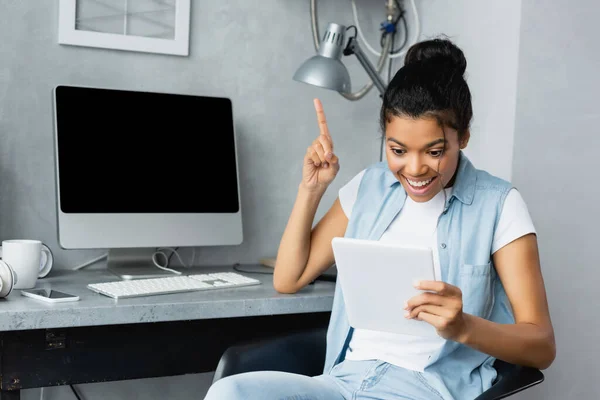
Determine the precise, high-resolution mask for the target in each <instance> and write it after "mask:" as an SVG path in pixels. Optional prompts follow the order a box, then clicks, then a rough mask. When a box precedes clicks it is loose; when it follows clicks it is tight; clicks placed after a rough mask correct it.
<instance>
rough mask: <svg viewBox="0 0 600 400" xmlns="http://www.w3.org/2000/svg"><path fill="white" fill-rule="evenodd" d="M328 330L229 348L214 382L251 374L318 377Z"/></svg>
mask: <svg viewBox="0 0 600 400" xmlns="http://www.w3.org/2000/svg"><path fill="white" fill-rule="evenodd" d="M326 336H327V328H318V329H313V330H307V331H301V332H294V333H290V334H285V335H283V336H277V337H274V338H268V339H262V340H258V341H250V342H245V343H241V344H237V345H234V346H231V347H229V348H228V349H227V350H226V351H225V352H224V353H223V355H222V356H221V359H220V360H219V364H218V365H217V368H216V370H215V375H214V376H213V382H216V381H217V380H219V379H221V378H224V377H226V376H229V375H235V374H239V373H242V372H250V371H267V370H268V371H283V372H292V373H296V374H302V375H307V376H315V375H320V374H321V373H322V372H323V366H324V364H325V345H326Z"/></svg>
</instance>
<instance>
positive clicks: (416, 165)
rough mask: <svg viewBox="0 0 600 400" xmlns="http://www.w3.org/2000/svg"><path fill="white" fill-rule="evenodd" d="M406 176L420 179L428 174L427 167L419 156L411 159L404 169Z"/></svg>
mask: <svg viewBox="0 0 600 400" xmlns="http://www.w3.org/2000/svg"><path fill="white" fill-rule="evenodd" d="M404 171H405V174H406V175H408V176H412V177H415V178H416V177H418V176H421V175H423V174H424V173H426V172H427V166H426V165H425V164H424V163H423V160H422V159H421V157H419V156H413V157H410V158H409V160H408V162H407V163H406V166H405V167H404Z"/></svg>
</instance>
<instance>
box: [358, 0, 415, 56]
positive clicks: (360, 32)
mask: <svg viewBox="0 0 600 400" xmlns="http://www.w3.org/2000/svg"><path fill="white" fill-rule="evenodd" d="M351 2H352V14H353V15H354V25H356V30H357V31H358V36H359V37H360V38H361V40H362V42H363V44H364V45H365V47H366V48H367V50H369V51H370V52H371V53H373V54H374V55H376V56H379V57H381V54H382V53H380V52H378V51H377V50H375V49H374V48H373V47H371V45H370V44H369V42H367V39H365V36H364V35H363V32H362V29H360V24H359V23H358V11H357V9H356V2H355V0H351ZM410 4H411V7H412V9H413V14H414V17H415V34H414V38H413V40H412V43H413V44H415V43H417V40H419V35H420V34H421V23H420V21H419V11H418V10H417V6H416V4H415V0H410ZM407 51H408V49H405V50H403V51H400V52H399V53H394V54H392V55H388V57H389V58H398V57H402V56H404V54H406V52H407Z"/></svg>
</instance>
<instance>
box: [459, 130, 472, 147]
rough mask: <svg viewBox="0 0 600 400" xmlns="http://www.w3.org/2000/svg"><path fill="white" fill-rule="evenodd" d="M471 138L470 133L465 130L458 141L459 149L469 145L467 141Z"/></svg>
mask: <svg viewBox="0 0 600 400" xmlns="http://www.w3.org/2000/svg"><path fill="white" fill-rule="evenodd" d="M470 138H471V132H470V131H469V130H467V131H466V132H465V134H464V135H463V137H462V138H461V139H460V149H461V150H462V149H464V148H465V147H467V144H469V139H470Z"/></svg>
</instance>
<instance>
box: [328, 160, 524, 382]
mask: <svg viewBox="0 0 600 400" xmlns="http://www.w3.org/2000/svg"><path fill="white" fill-rule="evenodd" d="M363 174H364V170H363V171H361V172H360V173H359V174H357V175H356V176H355V177H354V178H353V179H352V180H351V181H350V182H348V183H347V184H346V185H345V186H343V187H342V188H341V189H340V191H339V198H340V203H341V206H342V209H343V210H344V213H345V214H346V216H347V217H348V219H350V215H351V214H352V208H353V206H354V202H355V201H356V196H357V194H358V188H359V185H360V181H361V179H362V176H363ZM445 192H446V196H448V197H450V195H451V194H452V188H447V189H445ZM444 204H445V199H444V193H443V192H441V191H440V192H439V193H438V194H437V195H436V196H435V197H434V198H433V199H431V200H429V201H427V202H422V203H418V202H415V201H414V200H412V199H411V198H410V197H409V196H407V197H406V202H405V204H404V207H403V208H402V210H401V211H400V213H399V214H398V216H396V218H395V219H394V221H392V223H391V224H390V226H389V227H388V229H387V230H386V231H385V232H384V233H383V235H382V236H381V239H380V240H381V241H393V242H395V243H402V244H407V245H416V246H427V247H431V249H432V250H433V259H434V270H435V277H436V279H439V277H440V276H441V273H440V263H439V254H438V251H437V248H438V246H437V221H438V217H439V215H440V214H441V212H442V210H443V208H444ZM531 232H533V233H535V228H534V226H533V222H532V220H531V216H530V215H529V210H528V209H527V205H526V204H525V201H524V200H523V198H522V197H521V194H520V193H519V192H518V191H517V190H516V189H512V190H511V191H510V192H509V193H508V195H507V196H506V200H505V202H504V206H503V208H502V213H501V215H500V220H499V221H498V225H497V227H496V231H495V232H494V240H493V244H492V254H493V253H495V252H496V251H497V250H499V249H501V248H502V247H504V246H505V245H507V244H508V243H510V242H512V241H514V240H515V239H518V238H519V237H521V236H523V235H526V234H528V233H531ZM402 313H403V312H402ZM402 313H401V314H402ZM444 342H445V339H443V338H441V337H435V338H429V337H418V336H412V335H401V334H394V333H387V332H378V331H371V330H366V329H355V330H354V333H353V335H352V339H351V341H350V344H349V346H348V350H347V351H346V358H347V359H350V360H373V359H377V360H382V361H386V362H389V363H390V364H394V365H397V366H399V367H402V368H406V369H410V370H415V371H421V372H422V371H423V370H424V367H425V365H426V364H427V361H428V359H429V357H430V356H431V355H432V354H433V353H434V352H435V351H436V350H438V349H439V348H440V347H441V346H442V345H443V344H444Z"/></svg>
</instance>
